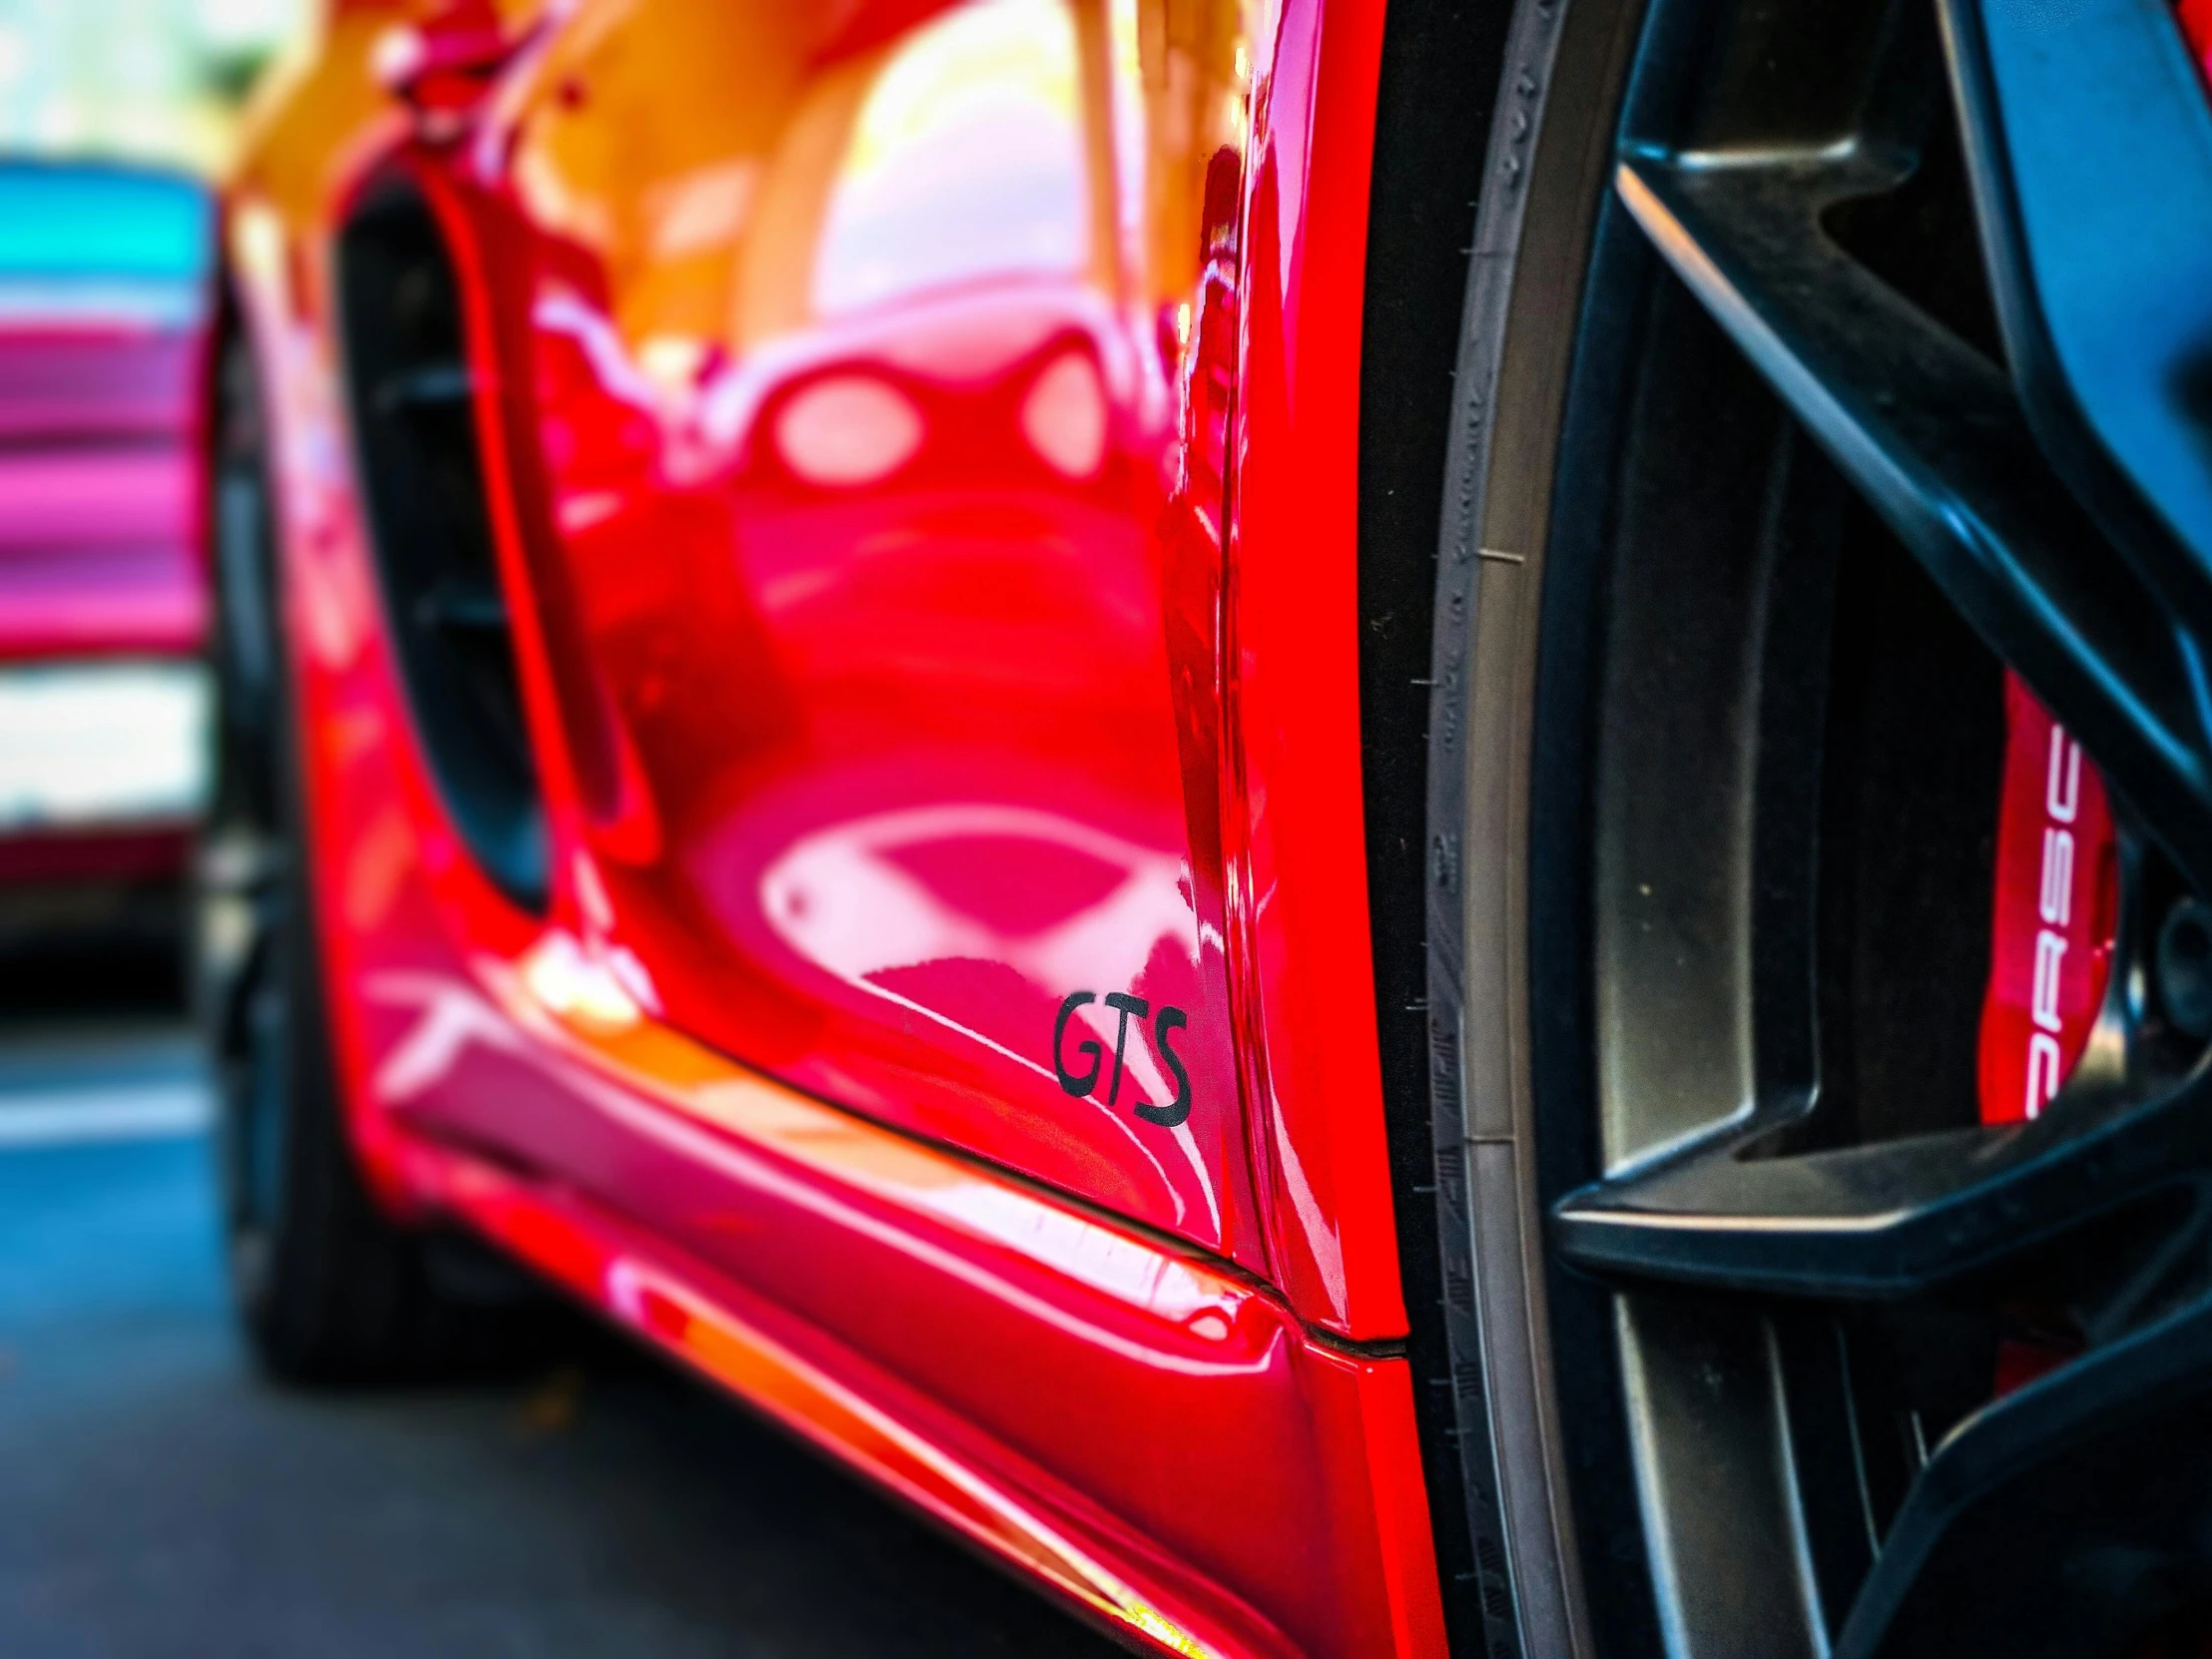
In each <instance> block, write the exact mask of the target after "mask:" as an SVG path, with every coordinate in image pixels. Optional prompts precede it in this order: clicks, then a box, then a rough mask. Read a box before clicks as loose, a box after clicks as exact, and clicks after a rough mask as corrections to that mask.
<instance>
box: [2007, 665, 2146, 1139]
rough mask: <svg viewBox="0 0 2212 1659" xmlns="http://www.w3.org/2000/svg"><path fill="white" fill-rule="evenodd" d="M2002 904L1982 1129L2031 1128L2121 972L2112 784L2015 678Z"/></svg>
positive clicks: (2010, 693)
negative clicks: (2115, 943) (2023, 1123)
mask: <svg viewBox="0 0 2212 1659" xmlns="http://www.w3.org/2000/svg"><path fill="white" fill-rule="evenodd" d="M2004 712H2005V728H2006V737H2005V747H2004V787H2003V795H2002V798H2001V800H2000V802H1999V804H1998V810H1997V846H1996V902H1995V903H1994V905H1993V906H1992V907H1991V912H1990V922H1989V985H1988V990H1987V992H1986V994H1985V996H1984V998H1983V1001H1982V1008H1981V1056H1980V1083H1981V1121H1982V1122H1984V1123H2013V1122H2017V1121H2018V1120H2020V1119H2022V1118H2031V1117H2033V1116H2035V1114H2036V1113H2038V1112H2040V1111H2041V1110H2042V1109H2043V1106H2044V1105H2045V1104H2046V1103H2047V1102H2048V1101H2049V1100H2050V1098H2051V1096H2053V1095H2055V1094H2056V1093H2057V1092H2058V1089H2059V1086H2060V1085H2061V1084H2062V1083H2064V1082H2065V1080H2066V1077H2067V1074H2068V1073H2070V1072H2071V1071H2072V1070H2073V1068H2074V1066H2075V1064H2076V1063H2077V1062H2078V1061H2079V1060H2080V1058H2081V1051H2082V1049H2083V1048H2084V1047H2086V1046H2087V1044H2088V1041H2089V1032H2090V1028H2091V1027H2092V1026H2094V1025H2095V1024H2096V1019H2097V1010H2098V1009H2099V1008H2100V1007H2101V1006H2102V1005H2103V1002H2104V992H2105V985H2106V982H2107V981H2108V980H2109V979H2110V977H2111V973H2112V940H2113V935H2114V933H2115V932H2116V931H2117V926H2118V914H2119V902H2118V893H2119V851H2118V844H2117V842H2116V840H2115V838H2114V836H2113V832H2112V812H2111V808H2110V806H2109V805H2108V804H2107V802H2106V800H2105V795H2104V780H2103V779H2102V778H2100V777H2098V775H2097V770H2096V767H2095V766H2094V764H2092V763H2091V762H2090V761H2089V760H2088V758H2087V757H2085V756H2084V755H2083V754H2082V753H2081V746H2080V745H2079V744H2077V743H2075V742H2074V741H2073V739H2072V738H2071V737H2069V736H2068V735H2067V733H2066V730H2065V728H2064V727H2062V726H2060V725H2059V724H2058V723H2057V722H2056V721H2054V720H2052V719H2051V717H2050V716H2049V714H2048V713H2046V712H2045V711H2044V709H2043V706H2042V705H2041V704H2040V703H2038V702H2036V701H2035V698H2034V695H2033V694H2032V693H2030V692H2029V691H2028V689H2027V687H2026V686H2025V685H2023V684H2021V682H2020V680H2019V679H2018V677H2017V676H2015V675H2010V674H2007V675H2006V676H2005V688H2004Z"/></svg>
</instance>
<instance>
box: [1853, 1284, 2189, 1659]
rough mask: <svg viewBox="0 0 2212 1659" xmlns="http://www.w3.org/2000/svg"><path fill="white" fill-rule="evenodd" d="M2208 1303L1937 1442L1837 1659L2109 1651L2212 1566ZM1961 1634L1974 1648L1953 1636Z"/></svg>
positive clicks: (2166, 1610) (1991, 1409) (2169, 1607)
mask: <svg viewBox="0 0 2212 1659" xmlns="http://www.w3.org/2000/svg"><path fill="white" fill-rule="evenodd" d="M2207 1394H2212V1304H2199V1305H2198V1306H2196V1307H2195V1308H2193V1309H2190V1310H2188V1311H2186V1312H2183V1313H2180V1314H2177V1315H2174V1316H2171V1317H2169V1318H2168V1319H2167V1320H2165V1321H2163V1322H2162V1323H2160V1324H2158V1325H2155V1326H2152V1327H2150V1328H2148V1329H2147V1330H2144V1331H2142V1332H2139V1333H2137V1334H2136V1335H2135V1336H2133V1337H2130V1338H2128V1339H2126V1340H2124V1341H2121V1342H2117V1343H2113V1344H2111V1345H2110V1346H2108V1347H2105V1348H2102V1349H2099V1350H2098V1351H2097V1352H2096V1353H2094V1354H2092V1355H2090V1356H2088V1357H2087V1358H2085V1359H2083V1360H2080V1361H2077V1362H2076V1363H2075V1364H2073V1365H2071V1366H2069V1367H2067V1368H2066V1369H2065V1370H2063V1371H2061V1372H2059V1373H2057V1374H2056V1375H2055V1376H2052V1377H2050V1378H2047V1379H2045V1380H2044V1381H2042V1382H2040V1383H2031V1384H2030V1385H2029V1386H2027V1387H2026V1388H2024V1389H2022V1390H2021V1391H2020V1392H2018V1393H2016V1394H2014V1395H2011V1396H2010V1397H2008V1398H2005V1399H2002V1400H1999V1401H1998V1402H1996V1403H1995V1404H1993V1405H1990V1406H1987V1407H1985V1408H1984V1409H1983V1410H1981V1411H1980V1412H1978V1413H1976V1414H1975V1415H1974V1416H1972V1417H1970V1418H1968V1419H1967V1421H1966V1422H1965V1423H1964V1424H1962V1425H1961V1426H1960V1427H1958V1428H1957V1429H1955V1430H1954V1431H1953V1432H1952V1434H1951V1435H1950V1437H1949V1438H1948V1439H1947V1440H1945V1441H1944V1442H1943V1444H1942V1445H1941V1446H1940V1447H1938V1448H1937V1450H1936V1455H1935V1456H1934V1457H1933V1458H1931V1459H1930V1461H1929V1464H1928V1467H1927V1468H1926V1469H1925V1470H1924V1471H1923V1473H1922V1476H1921V1478H1920V1480H1919V1481H1918V1482H1917V1483H1916V1484H1915V1486H1914V1488H1913V1492H1912V1495H1911V1496H1910V1497H1909V1498H1908V1499H1907V1500H1906V1503H1905V1506H1904V1508H1903V1509H1902V1510H1901V1511H1900V1512H1899V1514H1898V1518H1897V1521H1896V1523H1895V1525H1893V1526H1892V1528H1891V1530H1890V1534H1889V1537H1888V1539H1887V1540H1886V1541H1885V1543H1884V1546H1883V1550H1882V1554H1881V1556H1880V1558H1879V1559H1878V1561H1877V1562H1876V1564H1875V1569H1874V1571H1873V1573H1872V1574H1871V1575H1870V1576H1869V1578H1868V1580H1867V1583H1866V1586H1865V1588H1864V1590H1863V1591H1862V1592H1861V1594H1860V1596H1859V1598H1858V1601H1857V1603H1856V1604H1855V1605H1854V1607H1853V1609H1852V1613H1851V1617H1850V1619H1849V1620H1848V1622H1847V1623H1846V1625H1845V1627H1844V1630H1843V1632H1842V1637H1841V1639H1840V1640H1839V1642H1838V1643H1837V1646H1836V1653H1837V1655H1838V1659H1876V1656H1877V1655H1880V1656H1881V1659H1918V1656H1920V1655H1928V1656H1929V1659H1947V1656H1949V1655H1952V1654H1957V1653H1962V1652H1967V1651H1972V1652H1977V1653H2087V1652H2103V1651H2109V1650H2110V1645H2111V1641H2112V1635H2113V1633H2114V1632H2115V1631H2127V1630H2129V1629H2130V1628H2132V1629H2133V1630H2134V1631H2136V1632H2137V1634H2138V1636H2140V1635H2142V1634H2146V1633H2147V1627H2149V1626H2151V1625H2152V1624H2153V1623H2154V1621H2156V1620H2157V1619H2158V1618H2159V1617H2160V1616H2161V1615H2162V1614H2170V1613H2171V1612H2173V1611H2174V1610H2175V1609H2174V1603H2175V1600H2176V1598H2177V1592H2179V1593H2183V1594H2185V1593H2187V1592H2189V1591H2190V1590H2193V1589H2195V1588H2196V1587H2198V1586H2201V1585H2202V1584H2203V1582H2204V1581H2205V1578H2206V1575H2207V1573H2208V1572H2212V1531H2208V1527H2207V1521H2208V1520H2212V1487H2208V1486H2207V1485H2206V1484H2205V1482H2204V1481H2203V1479H2202V1478H2201V1471H2202V1469H2203V1467H2204V1465H2205V1463H2206V1461H2207V1460H2208V1459H2212V1415H2208V1414H2207V1412H2206V1409H2205V1405H2206V1395H2207ZM1968 1630H1970V1632H1971V1635H1970V1637H1969V1636H1968V1635H1967V1634H1966V1632H1967V1631H1968Z"/></svg>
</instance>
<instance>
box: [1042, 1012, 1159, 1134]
mask: <svg viewBox="0 0 2212 1659" xmlns="http://www.w3.org/2000/svg"><path fill="white" fill-rule="evenodd" d="M1096 1001H1098V995H1097V993H1096V992H1094V991H1074V992H1071V993H1070V994H1069V995H1068V997H1067V999H1066V1000H1065V1001H1064V1002H1062V1003H1061V1004H1060V1017H1059V1018H1058V1019H1055V1020H1054V1021H1053V1022H1052V1069H1053V1070H1054V1071H1056V1072H1058V1073H1059V1074H1060V1087H1061V1088H1063V1089H1065V1090H1067V1092H1068V1093H1069V1094H1071V1095H1073V1096H1074V1097H1075V1098H1076V1099H1077V1100H1081V1099H1082V1098H1083V1097H1084V1096H1085V1095H1089V1094H1095V1093H1096V1092H1097V1090H1098V1074H1099V1073H1100V1072H1101V1071H1103V1070H1105V1069H1106V1054H1105V1050H1104V1049H1103V1048H1102V1047H1101V1046H1100V1045H1099V1043H1098V1042H1097V1041H1096V1040H1095V1039H1092V1038H1085V1039H1084V1040H1083V1041H1081V1042H1078V1043H1077V1044H1076V1045H1075V1054H1076V1057H1077V1060H1078V1062H1079V1063H1080V1062H1081V1061H1082V1060H1085V1059H1087V1060H1088V1061H1089V1062H1090V1063H1089V1065H1088V1067H1086V1069H1084V1070H1082V1071H1075V1070H1073V1069H1071V1068H1070V1067H1069V1065H1068V1049H1067V1037H1068V1021H1069V1020H1071V1019H1073V1018H1074V1017H1075V1010H1076V1009H1078V1008H1081V1007H1084V1006H1085V1005H1087V1004H1089V1003H1093V1002H1096ZM1106 1006H1107V1007H1109V1008H1111V1009H1113V1010H1114V1012H1115V1013H1116V1014H1117V1015H1118V1016H1120V1017H1119V1018H1117V1019H1116V1020H1115V1022H1114V1070H1113V1076H1112V1078H1111V1079H1110V1080H1109V1081H1108V1083H1107V1085H1106V1104H1107V1105H1109V1106H1113V1105H1117V1104H1119V1102H1120V1100H1121V1061H1122V1054H1123V1052H1124V1051H1125V1049H1126V1048H1127V1045H1128V1041H1129V1022H1130V1020H1132V1019H1135V1020H1138V1021H1140V1022H1141V1021H1143V1019H1144V1018H1145V1016H1146V1015H1148V1014H1150V1015H1151V1017H1152V1038H1153V1041H1154V1043H1155V1044H1157V1045H1158V1047H1159V1050H1160V1059H1161V1062H1162V1063H1163V1064H1165V1065H1166V1067H1167V1068H1168V1074H1169V1075H1170V1076H1172V1077H1173V1078H1174V1079H1175V1099H1174V1100H1172V1101H1170V1102H1169V1103H1168V1104H1167V1105H1165V1106H1150V1105H1146V1106H1137V1107H1133V1108H1131V1109H1132V1110H1133V1111H1134V1112H1135V1113H1136V1114H1137V1116H1139V1117H1140V1118H1143V1119H1144V1120H1145V1122H1147V1123H1156V1124H1158V1125H1159V1126H1160V1127H1161V1128H1162V1129H1173V1128H1174V1127H1175V1126H1176V1125H1177V1124H1179V1123H1181V1122H1182V1121H1183V1120H1184V1119H1185V1118H1187V1117H1189V1116H1190V1115H1191V1074H1190V1073H1189V1072H1188V1071H1185V1070H1184V1069H1183V1056H1182V1055H1180V1054H1178V1053H1176V1052H1175V1048H1174V1046H1173V1045H1172V1044H1171V1043H1170V1042H1169V1041H1168V1034H1169V1033H1170V1032H1173V1031H1180V1030H1182V1029H1183V1028H1184V1027H1186V1026H1188V1025H1189V1024H1190V1023H1191V1016H1190V1015H1188V1014H1186V1013H1185V1012H1184V1011H1183V1010H1182V1009H1180V1008H1170V1007H1168V1006H1167V1005H1166V1004H1165V1003H1162V1004H1161V1006H1160V1011H1159V1012H1158V1013H1156V1014H1155V1013H1153V1012H1152V1004H1151V1003H1149V1002H1147V1001H1146V1000H1145V999H1144V998H1143V997H1141V996H1131V995H1129V994H1128V993H1127V992H1126V991H1108V992H1107V993H1106Z"/></svg>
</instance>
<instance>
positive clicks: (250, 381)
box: [194, 328, 530, 1383]
mask: <svg viewBox="0 0 2212 1659" xmlns="http://www.w3.org/2000/svg"><path fill="white" fill-rule="evenodd" d="M215 372H216V374H217V383H216V387H215V399H216V402H215V406H216V419H215V422H214V442H215V446H216V448H215V456H214V460H215V465H214V469H213V470H214V490H213V508H214V513H215V524H214V526H213V535H212V537H211V545H212V546H213V547H214V549H215V555H216V558H215V563H216V578H217V579H216V594H217V605H216V630H215V642H216V643H215V655H216V664H215V668H216V682H217V710H218V717H217V768H216V788H215V799H214V806H213V808H212V810H211V813H210V815H209V821H208V825H207V828H206V830H205V832H204V834H203V838H202V843H201V846H200V849H199V855H198V858H197V862H196V871H195V896H194V939H195V946H194V990H195V1001H196V1004H197V1009H198V1013H199V1017H200V1020H201V1023H202V1027H203V1031H204V1033H205V1037H206V1040H207V1043H208V1047H209V1051H210V1057H211V1061H212V1072H213V1077H214V1080H215V1085H216V1089H217V1094H218V1113H219V1133H218V1137H217V1157H218V1184H219V1192H220V1198H221V1206H222V1217H223V1223H224V1228H225V1244H226V1251H227V1259H228V1262H229V1268H230V1281H231V1287H232V1293H233V1298H234V1301H235V1304H236V1306H237V1309H238V1312H239V1317H240V1320H241V1323H242V1325H243V1327H244V1330H245V1332H246V1335H247V1338H248V1340H249V1342H250V1344H251V1346H252V1348H253V1351H254V1353H255V1355H256V1357H257V1358H258V1360H259V1361H260V1362H261V1364H262V1365H263V1366H264V1367H265V1368H266V1369H267V1370H268V1372H269V1373H270V1374H271V1375H273V1376H275V1377H277V1378H279V1379H282V1380H284V1381H286V1382H293V1383H366V1382H376V1381H391V1380H411V1379H419V1378H422V1377H425V1376H429V1375H433V1374H440V1373H447V1372H451V1371H453V1370H455V1369H456V1368H459V1367H473V1366H476V1365H480V1364H484V1363H490V1362H494V1361H497V1360H499V1359H501V1358H503V1357H505V1356H507V1355H509V1354H511V1353H513V1352H514V1350H515V1349H516V1347H517V1345H518V1342H519V1340H520V1338H519V1328H520V1327H521V1326H522V1325H523V1324H525V1323H526V1320H525V1318H524V1316H523V1314H522V1312H521V1310H523V1309H527V1308H528V1307H529V1302H530V1299H529V1298H528V1296H527V1295H526V1294H525V1293H523V1292H522V1291H521V1290H520V1282H519V1278H518V1276H515V1275H513V1274H512V1273H511V1272H509V1271H507V1270H505V1269H504V1268H503V1265H501V1264H497V1263H494V1262H491V1261H490V1260H489V1259H488V1258H486V1257H485V1256H484V1255H483V1253H482V1252H481V1251H479V1250H477V1249H476V1248H475V1247H473V1246H471V1245H469V1244H467V1243H465V1242H464V1241H461V1240H458V1239H452V1238H447V1237H443V1236H431V1235H425V1234H417V1233H412V1232H407V1231H403V1230H401V1229H400V1228H398V1227H395V1226H394V1225H393V1224H392V1223H391V1222H389V1221H388V1220H386V1219H385V1217H384V1216H383V1214H382V1213H381V1212H380V1211H379V1209H378V1208H377V1205H376V1203H375V1201H374V1200H373V1199H372V1197H371V1196H370V1194H369V1192H368V1191H367V1189H366V1187H365V1185H364V1183H363V1181H362V1178H361V1174H360V1171H359V1169H358V1167H357V1166H356V1163H355V1161H354V1155H353V1152H352V1149H351V1147H350V1145H349V1144H348V1140H347V1137H346V1133H345V1128H344V1123H343V1118H342V1113H341V1107H340V1101H339V1095H338V1083H337V1078H336V1073H335V1069H334V1065H333V1057H332V1053H331V1047H330V1036H329V1024H328V1014H327V1008H326V999H325V992H324V987H323V984H322V977H321V971H320V965H319V959H318V958H319V952H318V950H317V948H316V935H315V931H314V912H313V899H312V891H311V885H310V882H309V879H308V874H309V872H308V869H307V865H306V859H305V856H304V852H303V848H304V846H305V843H306V837H305V835H304V832H303V826H304V820H305V803H304V801H303V800H302V799H301V791H300V782H299V771H298V766H297V762H296V754H297V742H298V735H297V731H296V727H295V724H294V721H293V719H292V714H291V707H290V698H289V695H288V685H287V681H288V672H287V668H286V662H285V656H284V652H283V645H282V637H281V633H280V630H279V629H278V627H277V617H278V615H279V614H280V613H279V611H278V607H277V586H276V580H275V573H276V561H275V556H274V547H273V541H272V534H273V531H272V525H273V520H272V515H271V511H270V483H269V472H268V459H267V452H266V445H265V428H264V425H263V421H262V416H261V404H260V398H259V393H258V390H257V387H256V383H255V368H254V362H253V358H252V354H251V351H250V348H249V347H248V345H247V343H246V341H245V337H244V335H243V333H242V332H241V331H239V330H238V329H236V328H233V329H232V330H231V331H229V332H228V334H227V335H226V337H225V340H224V343H223V347H222V349H221V351H220V353H219V354H218V357H217V361H216V369H215ZM456 1291H458V1292H460V1293H461V1294H455V1293H456Z"/></svg>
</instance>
